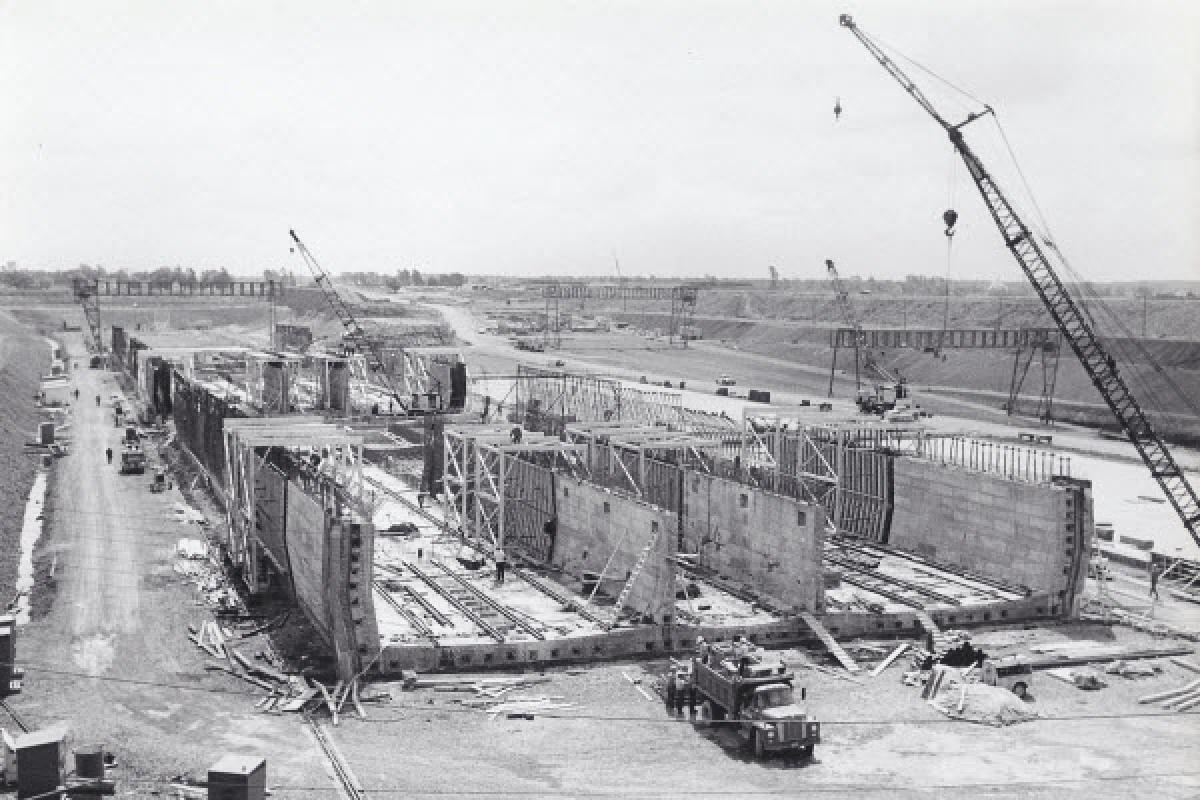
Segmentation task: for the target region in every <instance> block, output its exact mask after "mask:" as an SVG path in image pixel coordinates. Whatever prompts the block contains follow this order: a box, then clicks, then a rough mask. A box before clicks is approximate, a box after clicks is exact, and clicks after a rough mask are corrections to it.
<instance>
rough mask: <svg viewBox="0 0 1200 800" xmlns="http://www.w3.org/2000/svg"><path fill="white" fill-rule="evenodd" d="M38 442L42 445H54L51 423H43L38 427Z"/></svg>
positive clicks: (52, 425)
mask: <svg viewBox="0 0 1200 800" xmlns="http://www.w3.org/2000/svg"><path fill="white" fill-rule="evenodd" d="M38 441H39V442H41V443H42V444H54V423H53V422H43V423H42V424H40V425H38Z"/></svg>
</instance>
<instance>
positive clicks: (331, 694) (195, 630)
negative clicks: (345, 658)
mask: <svg viewBox="0 0 1200 800" xmlns="http://www.w3.org/2000/svg"><path fill="white" fill-rule="evenodd" d="M286 617H287V612H284V613H283V614H281V615H280V616H279V617H278V618H277V619H274V620H271V621H270V622H267V623H266V624H259V625H254V624H253V623H252V622H249V621H241V622H235V623H233V625H232V627H229V626H226V625H222V624H218V623H217V622H214V621H212V620H205V621H204V622H202V623H201V624H200V625H199V626H195V625H190V626H188V638H189V639H191V640H192V642H193V643H195V645H196V646H197V647H199V648H200V649H201V650H203V651H204V652H205V653H207V654H208V655H210V656H212V658H214V659H216V660H215V661H210V662H209V663H208V664H206V665H205V667H204V668H205V669H207V670H209V671H212V672H224V673H226V674H229V675H232V676H233V677H235V678H238V679H240V680H242V681H245V682H246V683H249V684H251V685H253V686H256V687H258V688H259V689H262V690H264V691H266V692H268V694H267V695H266V696H265V697H263V698H261V699H260V700H259V701H258V702H257V703H255V704H254V707H255V708H257V709H259V710H261V711H263V712H295V713H301V712H311V711H317V710H319V709H320V708H321V706H322V705H324V706H326V707H327V708H328V709H329V713H330V716H331V717H332V718H333V724H334V725H337V724H338V719H339V714H340V713H341V711H342V708H343V707H344V706H345V704H346V703H347V702H350V704H351V705H352V706H353V707H354V710H355V711H356V712H357V713H358V715H359V716H360V717H362V718H363V719H366V717H367V714H366V711H365V710H364V709H363V706H362V704H363V703H364V702H382V701H386V700H390V699H391V695H390V694H389V693H387V692H375V693H371V694H368V693H366V692H364V691H362V690H361V688H360V684H359V679H358V678H357V677H355V678H353V679H352V680H349V681H341V680H339V681H338V682H337V683H336V684H335V685H334V686H333V687H332V688H330V687H328V686H326V685H325V684H323V683H321V682H320V681H316V680H313V679H311V678H309V677H306V676H304V675H296V674H288V673H286V672H285V667H284V663H283V659H282V658H280V657H279V655H278V654H277V653H276V652H275V648H274V647H273V646H272V644H271V642H270V640H269V639H266V638H265V637H264V638H263V639H260V640H259V644H258V645H256V646H261V649H260V650H258V651H257V652H256V653H255V654H254V657H253V658H251V657H250V656H248V655H246V653H244V652H242V650H240V649H239V648H238V647H237V646H235V645H234V642H237V641H241V640H245V639H247V638H249V637H253V636H258V635H259V634H262V633H265V632H267V631H269V630H271V629H273V628H276V627H278V626H280V625H282V624H283V623H284V622H285V621H286ZM250 625H253V627H247V626H250Z"/></svg>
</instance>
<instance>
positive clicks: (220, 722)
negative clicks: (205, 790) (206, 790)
mask: <svg viewBox="0 0 1200 800" xmlns="http://www.w3.org/2000/svg"><path fill="white" fill-rule="evenodd" d="M75 352H76V353H81V352H82V348H81V346H79V345H78V344H76V345H75ZM76 380H77V382H78V387H79V391H80V400H79V402H78V403H77V404H76V407H75V414H74V427H73V431H72V434H73V443H72V452H71V454H70V455H69V456H67V457H66V458H62V459H58V460H57V461H56V462H55V467H54V472H53V474H52V477H51V486H50V490H49V493H48V497H47V503H46V509H47V512H46V513H47V520H46V526H45V529H44V533H43V538H42V540H41V542H40V543H39V547H38V550H37V552H36V554H35V560H36V569H35V571H36V580H37V583H36V586H35V589H34V598H33V603H34V612H33V620H32V621H31V622H30V624H29V625H28V626H26V628H25V629H24V630H23V631H22V632H21V636H20V638H19V641H18V651H17V653H18V659H17V660H18V663H19V664H20V665H21V666H23V667H25V669H26V671H27V674H26V682H25V690H24V692H23V693H22V694H20V695H17V696H16V697H14V698H12V699H11V700H10V704H11V705H12V706H13V707H14V708H15V709H16V710H17V711H18V713H20V714H21V715H22V716H23V717H24V718H25V719H26V721H27V722H28V723H30V724H31V725H32V726H34V727H40V726H43V725H46V724H50V723H53V722H59V721H65V722H66V723H67V724H68V726H69V728H70V730H71V733H72V736H73V740H74V741H75V742H76V743H80V744H82V743H88V742H96V743H101V744H104V745H105V746H106V747H107V748H108V749H109V750H111V751H113V752H114V753H116V755H117V758H118V760H119V761H120V763H121V767H120V768H119V769H117V770H116V771H115V774H113V775H112V776H111V777H114V778H115V779H116V780H117V782H118V791H121V790H122V789H135V790H136V789H137V787H143V788H146V787H149V786H150V785H153V784H161V783H162V782H164V781H165V779H167V778H169V777H171V776H174V775H178V774H192V775H195V776H197V777H202V776H203V775H204V773H205V770H206V769H207V767H208V766H209V765H210V764H212V763H213V762H214V761H215V760H216V759H217V758H218V757H220V756H221V755H223V754H224V753H226V752H240V753H258V754H261V755H264V756H265V757H267V759H268V777H269V780H270V781H271V783H284V784H294V785H306V786H325V787H327V786H329V785H330V783H329V780H328V778H327V777H326V775H325V773H324V771H323V769H322V767H321V764H320V762H318V761H317V760H316V759H314V758H313V755H314V754H315V749H314V748H313V747H312V746H311V744H310V743H309V742H308V741H307V740H306V739H305V738H304V734H303V732H302V730H301V723H300V720H299V719H297V718H296V717H295V716H288V717H282V716H269V715H262V714H257V713H255V711H254V706H253V704H254V702H255V700H256V699H257V698H258V697H259V696H260V695H261V694H262V693H261V692H257V691H256V690H255V689H254V688H253V687H249V686H247V685H246V684H243V683H241V682H240V681H237V680H235V679H233V678H231V677H229V676H226V675H224V674H223V673H211V672H206V671H205V669H204V665H205V663H206V659H205V658H203V657H202V655H201V654H200V651H199V650H197V649H196V648H195V647H194V646H193V645H192V643H191V642H190V641H189V640H188V639H187V626H188V624H189V623H192V624H198V623H199V622H200V621H201V620H203V619H205V618H211V610H210V607H209V606H208V605H207V604H206V603H205V602H204V600H203V598H202V594H201V593H200V591H199V590H198V589H197V588H196V587H195V586H194V585H192V584H191V583H189V582H188V581H187V580H186V579H184V578H183V577H181V576H180V575H178V574H177V573H176V572H175V570H174V564H175V560H176V559H175V548H176V545H177V543H178V541H179V539H180V538H181V537H184V536H188V537H200V538H202V537H203V531H202V529H201V528H200V527H199V526H196V525H183V524H181V523H180V522H179V521H178V519H177V515H176V514H175V513H174V512H175V508H176V505H177V504H178V503H180V502H182V499H183V498H182V496H181V495H180V494H179V492H178V491H177V490H172V491H168V492H163V493H157V494H155V493H151V492H150V491H149V484H150V481H151V478H152V475H153V469H154V467H153V464H154V462H155V461H157V454H156V452H155V448H154V446H153V445H151V446H148V448H147V449H148V451H149V455H150V458H151V465H150V466H149V467H148V469H147V472H146V474H144V475H127V476H125V475H119V474H117V467H118V464H119V461H120V458H119V455H115V457H114V463H113V464H112V465H109V464H108V463H106V459H105V454H104V450H105V448H106V447H112V448H113V450H114V453H115V454H116V453H117V452H118V451H119V438H120V435H121V429H118V428H116V427H114V425H113V420H112V407H111V406H112V404H111V403H110V402H109V400H108V398H109V396H110V394H111V393H112V392H114V391H117V385H116V382H115V380H114V378H113V376H112V374H111V373H108V372H101V371H98V370H80V371H78V372H77V373H76ZM97 395H100V396H101V398H102V404H101V405H100V406H97V405H96V401H95V397H96V396H97ZM51 569H53V576H51V575H50V571H51ZM0 724H4V725H6V726H9V727H11V725H10V723H9V722H8V721H7V720H4V721H3V722H0ZM298 745H299V746H298ZM135 794H137V796H146V795H147V793H144V792H136V791H135ZM279 796H288V795H286V794H283V793H280V794H279Z"/></svg>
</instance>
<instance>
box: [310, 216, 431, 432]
mask: <svg viewBox="0 0 1200 800" xmlns="http://www.w3.org/2000/svg"><path fill="white" fill-rule="evenodd" d="M288 233H290V234H291V235H292V241H293V242H295V244H296V250H297V251H298V252H299V253H300V257H301V258H303V259H304V263H305V264H306V265H307V266H308V269H309V271H310V272H311V273H312V275H313V280H315V281H316V283H317V286H318V287H320V289H321V291H322V292H323V293H324V294H325V299H326V300H328V301H329V306H330V308H332V309H333V313H334V314H335V315H336V316H337V318H338V320H339V321H341V323H342V327H343V328H345V329H346V332H347V333H349V334H350V338H351V339H352V340H353V341H354V343H355V344H357V345H360V346H365V348H366V353H365V355H366V357H367V374H368V375H369V374H370V373H372V372H375V373H377V374H378V375H379V378H380V380H381V381H382V382H383V385H384V388H385V389H386V390H387V392H388V394H390V395H391V396H392V397H393V398H395V400H396V402H397V403H399V405H400V407H401V408H403V409H405V410H408V408H409V401H408V399H407V398H405V397H403V396H402V395H401V394H400V392H398V391H397V390H396V387H395V385H394V384H393V383H392V379H391V376H389V375H388V371H387V367H386V366H385V365H384V362H383V348H382V346H381V345H380V343H379V342H378V341H377V340H375V339H372V338H370V337H368V336H367V334H366V331H364V330H363V328H362V326H361V325H359V324H358V320H357V319H355V317H354V313H353V312H352V311H351V310H350V307H349V306H348V305H346V302H345V301H344V300H342V298H341V295H339V294H338V293H337V289H335V288H334V287H333V281H331V280H330V278H329V273H327V272H326V271H325V269H324V267H322V266H321V264H320V262H318V261H317V259H316V257H315V256H313V254H312V253H311V252H309V249H308V248H307V247H305V246H304V242H302V241H300V237H299V236H297V235H296V232H295V231H294V230H292V231H288Z"/></svg>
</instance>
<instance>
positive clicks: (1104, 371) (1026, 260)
mask: <svg viewBox="0 0 1200 800" xmlns="http://www.w3.org/2000/svg"><path fill="white" fill-rule="evenodd" d="M839 23H840V24H841V26H842V27H843V28H845V29H847V30H848V31H850V32H851V33H853V34H854V36H855V37H856V38H857V39H858V40H859V41H860V42H862V44H863V46H864V47H866V48H867V51H868V52H869V53H870V54H871V55H872V56H873V57H874V58H875V60H876V61H878V62H879V64H880V65H881V66H882V67H883V68H884V69H885V70H887V72H888V73H889V74H890V75H891V76H892V77H893V78H895V79H896V81H897V82H898V83H899V84H900V85H901V86H902V87H904V90H905V91H906V92H908V94H909V96H910V97H912V98H913V99H914V100H916V101H917V104H918V105H919V106H921V108H923V109H924V110H925V112H926V113H927V114H929V116H931V117H933V119H934V120H935V121H936V122H937V123H938V124H939V125H940V126H941V127H942V130H944V131H945V132H946V134H947V135H948V136H949V137H950V143H951V144H952V145H953V146H954V149H955V151H956V152H957V153H958V155H959V156H960V157H961V158H962V160H963V163H964V164H966V167H967V171H968V172H969V173H970V175H971V179H972V180H973V181H974V182H975V186H976V188H978V189H979V194H980V196H982V197H983V202H984V204H985V205H987V207H988V211H990V212H991V215H992V219H993V220H995V222H996V227H997V228H998V229H999V231H1000V235H1001V236H1002V237H1003V238H1004V244H1005V246H1006V247H1008V249H1009V251H1010V252H1011V253H1012V254H1013V257H1014V258H1016V260H1017V264H1018V265H1019V266H1020V267H1021V271H1022V272H1024V273H1025V277H1026V278H1028V279H1029V282H1030V284H1032V285H1033V288H1034V290H1035V291H1036V292H1037V294H1038V297H1039V298H1041V300H1042V303H1043V304H1045V306H1046V310H1047V311H1049V313H1050V316H1051V317H1052V318H1053V319H1054V323H1055V325H1057V326H1058V329H1059V331H1060V332H1061V333H1062V336H1063V339H1065V340H1066V341H1067V342H1068V343H1069V344H1070V345H1071V349H1072V350H1074V351H1075V355H1076V357H1078V359H1079V363H1080V364H1082V365H1083V368H1084V370H1085V371H1086V372H1087V374H1088V376H1089V377H1090V378H1091V380H1092V383H1093V385H1095V387H1096V390H1097V391H1098V392H1100V396H1101V397H1103V398H1104V402H1105V403H1106V404H1107V405H1108V407H1109V409H1110V410H1111V411H1112V413H1113V416H1115V417H1116V419H1117V422H1118V423H1120V425H1121V428H1122V430H1124V431H1125V435H1126V436H1128V437H1129V441H1130V442H1132V443H1133V446H1134V447H1135V448H1136V449H1137V451H1138V454H1139V455H1140V456H1141V457H1142V461H1143V462H1145V464H1146V466H1147V467H1148V468H1149V470H1150V474H1151V475H1152V476H1153V477H1154V480H1155V481H1157V482H1158V485H1159V486H1160V487H1161V488H1162V491H1163V494H1165V495H1166V497H1167V500H1168V501H1169V502H1170V503H1171V506H1172V507H1173V508H1174V509H1175V512H1176V513H1177V514H1178V515H1179V519H1180V521H1181V522H1182V523H1183V526H1184V528H1186V529H1187V531H1188V533H1189V534H1191V536H1192V539H1193V540H1194V541H1195V542H1196V543H1197V544H1200V498H1197V496H1196V490H1195V489H1194V488H1192V485H1191V483H1189V482H1188V479H1187V476H1186V475H1184V472H1183V470H1182V469H1180V467H1179V465H1178V464H1177V463H1176V461H1175V459H1174V457H1172V455H1171V451H1170V450H1169V449H1168V448H1167V445H1166V443H1165V442H1164V441H1163V440H1162V438H1161V437H1160V436H1159V435H1158V433H1157V432H1156V431H1155V430H1154V427H1153V426H1152V425H1151V424H1150V420H1149V418H1147V416H1146V414H1145V412H1144V411H1143V410H1142V407H1141V405H1140V404H1139V403H1138V401H1137V398H1135V397H1134V395H1133V392H1132V391H1130V389H1129V385H1128V384H1127V383H1126V381H1125V378H1124V377H1123V376H1122V375H1121V372H1120V370H1119V369H1118V368H1117V362H1116V360H1115V359H1114V358H1113V357H1112V355H1110V354H1109V352H1108V351H1107V350H1106V349H1105V347H1104V345H1103V344H1102V343H1101V341H1100V339H1099V337H1098V336H1097V335H1096V332H1095V331H1094V330H1092V326H1091V324H1090V323H1089V321H1088V318H1087V316H1085V315H1084V313H1083V311H1082V310H1081V308H1080V306H1079V304H1078V303H1076V301H1075V299H1074V298H1073V297H1072V296H1071V294H1070V292H1068V291H1067V288H1066V286H1065V285H1064V284H1063V282H1062V280H1061V279H1060V278H1059V277H1058V273H1057V272H1055V270H1054V267H1053V266H1052V265H1051V264H1050V261H1049V259H1048V258H1047V257H1046V254H1045V252H1044V251H1043V249H1042V246H1041V245H1040V244H1039V243H1038V241H1037V239H1036V238H1035V237H1034V235H1033V233H1032V232H1031V231H1030V229H1029V227H1028V226H1027V225H1026V224H1025V222H1024V221H1023V220H1022V219H1021V217H1020V216H1018V214H1017V212H1016V210H1015V209H1014V208H1013V206H1012V204H1011V203H1010V202H1009V200H1008V198H1007V197H1005V195H1004V193H1003V192H1002V191H1001V190H1000V187H999V186H998V185H997V183H996V181H995V180H994V179H993V178H992V176H991V175H990V174H989V173H988V171H987V169H986V168H985V167H984V166H983V162H981V161H980V160H979V157H978V156H976V155H975V153H974V152H973V151H972V150H971V148H970V147H969V146H968V145H967V142H966V140H965V139H964V137H963V133H962V129H963V128H965V127H966V126H967V125H969V124H971V123H972V122H974V121H976V120H977V119H980V118H982V117H984V116H987V115H988V114H993V115H994V112H993V111H992V108H991V106H984V110H983V111H982V112H972V113H970V114H968V115H967V118H966V119H965V120H963V121H962V122H959V123H958V124H951V123H950V122H948V121H947V120H946V118H945V117H943V116H942V114H941V113H939V111H938V110H937V108H935V107H934V105H933V104H932V103H931V102H930V101H929V99H928V98H927V97H926V96H925V94H924V93H923V92H922V91H921V90H920V88H919V87H917V85H916V84H915V83H913V81H912V80H911V79H910V78H909V77H908V76H907V75H906V74H905V73H904V71H903V70H901V69H900V67H899V66H898V65H897V64H896V63H895V62H894V61H893V60H892V59H891V58H890V57H889V56H888V55H887V54H886V53H885V52H884V51H883V50H882V49H881V48H880V46H879V45H878V44H877V43H876V42H875V41H874V40H872V39H871V38H870V37H869V36H867V35H866V34H865V33H863V32H862V30H861V29H860V28H859V27H858V26H857V25H855V24H854V20H853V19H851V17H850V15H849V14H842V15H841V17H840V18H839Z"/></svg>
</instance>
